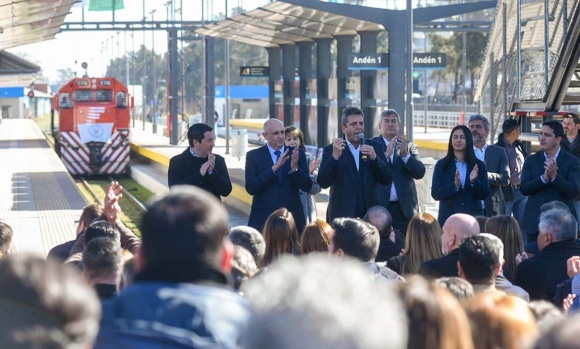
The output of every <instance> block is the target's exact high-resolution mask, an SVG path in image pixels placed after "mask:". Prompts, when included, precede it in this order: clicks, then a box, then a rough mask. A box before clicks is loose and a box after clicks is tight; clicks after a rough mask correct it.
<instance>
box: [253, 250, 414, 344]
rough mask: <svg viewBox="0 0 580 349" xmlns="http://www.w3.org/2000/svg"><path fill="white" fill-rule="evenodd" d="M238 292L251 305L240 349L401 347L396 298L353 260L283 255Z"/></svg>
mask: <svg viewBox="0 0 580 349" xmlns="http://www.w3.org/2000/svg"><path fill="white" fill-rule="evenodd" d="M243 291H244V294H245V295H246V296H247V298H248V299H249V301H250V304H251V308H252V309H253V312H252V315H251V317H250V319H249V320H248V326H247V329H246V330H245V332H244V334H243V338H242V347H244V348H276V349H303V348H316V349H335V348H349V349H379V348H380V349H382V348H389V349H403V348H406V343H407V331H406V328H407V320H406V317H405V313H404V311H403V308H402V306H401V301H400V300H399V298H398V297H397V296H396V294H395V292H394V291H393V289H392V288H390V287H384V285H381V284H377V283H374V282H373V281H372V280H371V279H370V278H369V277H368V272H366V271H365V269H364V268H363V267H361V265H360V264H359V263H356V261H352V260H348V259H337V258H335V257H332V256H330V257H329V256H326V255H322V254H318V253H311V254H308V255H306V256H301V257H300V258H297V257H294V256H284V257H282V258H280V259H279V260H278V261H277V262H275V263H273V264H272V265H271V266H270V267H269V268H268V272H266V273H260V274H259V275H257V276H256V277H254V278H253V279H251V280H249V281H248V282H247V283H246V285H245V286H244V288H243ZM266 295H267V296H266ZM387 324H388V325H387Z"/></svg>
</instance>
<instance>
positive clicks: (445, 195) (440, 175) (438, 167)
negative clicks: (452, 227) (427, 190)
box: [431, 159, 490, 226]
mask: <svg viewBox="0 0 580 349" xmlns="http://www.w3.org/2000/svg"><path fill="white" fill-rule="evenodd" d="M477 167H478V168H479V172H478V175H477V179H476V180H475V182H473V185H472V184H471V183H470V182H469V174H470V173H471V171H472V170H473V167H469V166H468V167H467V174H466V175H465V183H464V185H463V187H462V188H459V190H456V189H455V171H456V167H455V163H451V164H450V165H449V166H447V168H445V169H444V168H443V159H441V160H439V161H437V163H436V164H435V170H434V172H433V181H432V183H431V196H432V197H433V199H435V200H437V201H439V215H438V217H437V220H438V221H439V224H441V226H443V224H444V223H445V221H446V220H447V218H449V216H451V215H453V214H455V213H467V214H470V215H472V216H478V215H483V208H482V207H481V200H485V199H486V198H487V197H488V196H489V194H490V189H489V182H488V179H487V170H486V167H485V164H484V163H483V161H479V160H477Z"/></svg>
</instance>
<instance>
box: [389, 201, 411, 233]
mask: <svg viewBox="0 0 580 349" xmlns="http://www.w3.org/2000/svg"><path fill="white" fill-rule="evenodd" d="M387 210H389V213H390V214H391V217H392V218H393V229H395V230H398V231H399V232H400V233H401V234H403V236H407V226H408V225H409V219H408V218H407V217H405V214H404V213H403V210H401V205H399V202H398V201H391V202H389V206H388V207H387Z"/></svg>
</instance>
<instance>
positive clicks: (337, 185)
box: [318, 139, 393, 222]
mask: <svg viewBox="0 0 580 349" xmlns="http://www.w3.org/2000/svg"><path fill="white" fill-rule="evenodd" d="M365 142H366V144H367V145H371V146H373V148H374V149H375V153H376V154H377V157H376V159H375V160H374V161H371V160H370V159H368V161H362V159H361V160H360V163H359V166H360V169H361V171H362V173H363V176H362V177H363V178H362V187H363V191H364V198H365V204H366V209H367V210H368V209H369V208H371V207H372V206H376V205H378V204H379V193H378V191H377V184H378V183H380V184H384V185H391V181H392V180H393V171H392V170H391V168H390V167H389V166H388V165H387V159H386V158H385V150H384V149H383V146H382V145H381V144H380V143H378V142H375V141H373V140H371V139H367V140H366V141H365ZM358 172H359V171H357V168H356V163H355V161H354V157H353V155H352V152H351V151H350V149H348V147H345V148H344V150H343V151H342V155H341V156H340V158H338V160H335V159H334V158H333V157H332V144H329V145H327V146H326V147H324V149H323V152H322V163H321V164H320V169H319V170H318V184H319V185H320V187H322V188H325V189H326V188H328V187H330V198H329V200H328V208H327V210H326V220H327V221H328V222H332V220H333V219H334V218H338V217H354V216H355V210H356V198H357V192H356V187H357V183H356V181H357V179H359V176H358Z"/></svg>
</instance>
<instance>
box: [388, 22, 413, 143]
mask: <svg viewBox="0 0 580 349" xmlns="http://www.w3.org/2000/svg"><path fill="white" fill-rule="evenodd" d="M391 25H392V27H393V28H404V27H405V17H404V16H400V17H395V18H394V21H393V22H391ZM402 47H406V40H405V31H403V30H400V29H395V30H389V108H391V109H395V110H396V111H397V112H398V113H399V116H400V117H401V131H403V132H405V130H406V129H407V128H406V125H407V118H406V115H407V113H406V106H405V89H404V86H406V80H405V71H406V70H407V61H406V59H405V58H406V55H405V50H403V49H401V48H402ZM405 133H406V132H405ZM407 139H410V138H409V135H407Z"/></svg>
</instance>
